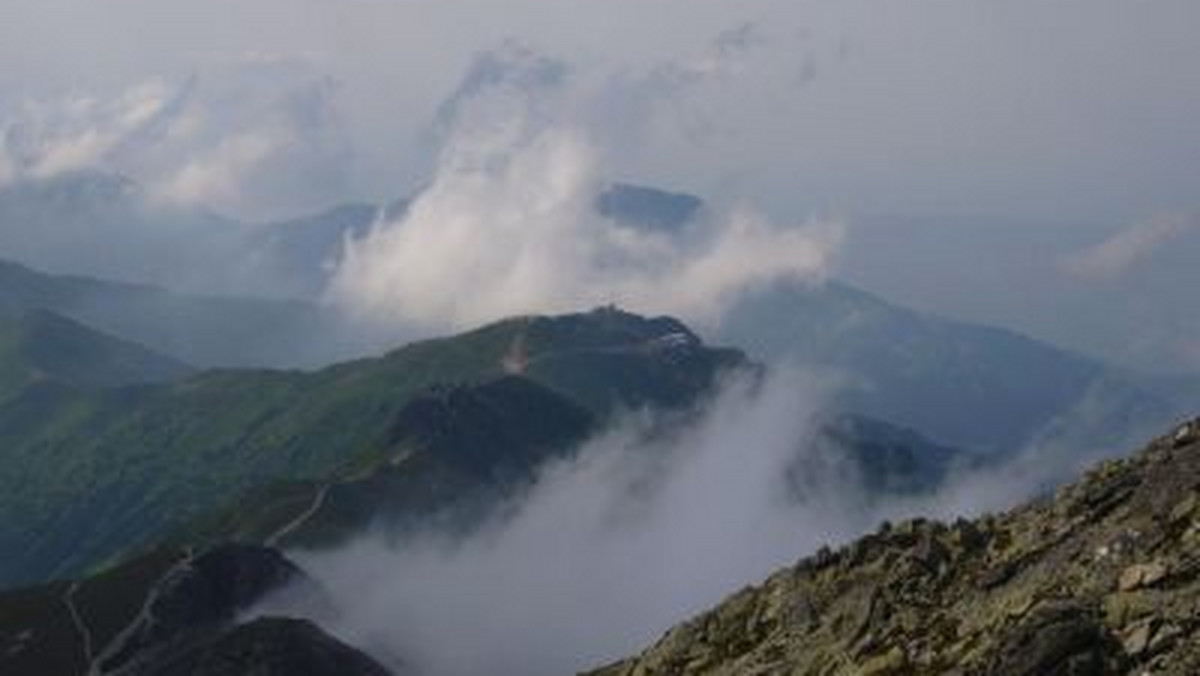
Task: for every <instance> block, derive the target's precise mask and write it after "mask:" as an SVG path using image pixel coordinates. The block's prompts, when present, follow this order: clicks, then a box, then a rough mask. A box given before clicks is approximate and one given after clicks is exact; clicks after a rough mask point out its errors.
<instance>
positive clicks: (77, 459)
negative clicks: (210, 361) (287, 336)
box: [0, 309, 744, 585]
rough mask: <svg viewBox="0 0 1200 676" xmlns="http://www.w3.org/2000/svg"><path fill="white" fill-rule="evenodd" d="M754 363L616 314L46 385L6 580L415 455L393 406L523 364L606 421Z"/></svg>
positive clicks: (21, 450) (124, 549)
mask: <svg viewBox="0 0 1200 676" xmlns="http://www.w3.org/2000/svg"><path fill="white" fill-rule="evenodd" d="M596 363H600V364H603V365H604V366H605V369H606V370H605V371H603V372H599V373H596V372H595V371H594V364H596ZM743 363H744V362H743V359H742V356H741V354H740V353H738V352H736V351H732V350H719V349H713V348H708V347H705V346H703V345H702V344H700V342H699V341H698V339H696V338H695V336H694V335H692V334H691V333H690V332H689V331H688V330H687V329H686V328H685V327H683V326H682V325H681V324H679V323H678V322H675V321H674V320H670V319H643V318H641V317H636V316H634V315H629V314H626V313H622V312H620V311H617V310H611V309H604V310H598V311H595V312H591V313H587V314H580V315H568V316H563V317H556V318H549V317H526V318H519V319H513V320H508V321H504V322H500V323H497V324H493V325H490V326H487V327H484V328H482V329H479V330H476V331H472V332H469V333H465V334H462V335H459V336H455V337H452V338H447V339H440V340H431V341H425V342H421V343H415V344H412V345H409V346H406V347H404V348H401V349H399V350H397V351H395V352H392V353H390V354H388V355H386V356H384V357H382V358H379V359H367V360H360V361H356V362H350V363H346V364H340V365H337V366H334V367H330V368H326V369H323V370H320V371H315V372H311V373H305V372H296V371H267V370H258V371H239V370H225V371H211V372H206V373H201V374H199V375H197V376H194V377H191V378H187V379H184V380H182V381H178V382H173V383H168V384H164V385H150V386H142V387H137V388H123V389H120V390H108V391H101V392H96V391H90V390H83V389H80V388H76V387H72V386H70V385H67V384H61V383H56V382H55V383H45V384H43V385H40V386H38V387H34V388H29V389H27V390H26V391H24V392H23V393H22V394H21V396H19V397H16V398H14V399H12V400H10V401H8V402H5V403H4V404H3V405H0V461H2V462H3V463H4V465H5V467H6V468H7V470H8V471H6V472H5V473H4V474H3V475H2V476H0V494H4V495H6V496H7V497H6V500H5V501H4V503H3V504H2V505H0V550H2V551H5V552H9V553H11V555H8V556H6V557H4V559H3V560H0V581H3V583H5V584H9V585H11V584H15V583H20V582H23V581H36V580H44V579H49V578H52V577H56V576H59V577H61V576H66V575H70V574H73V573H78V572H81V571H83V570H86V569H87V568H89V567H90V566H94V565H97V564H100V563H103V562H105V561H108V560H111V559H112V558H113V557H119V556H121V555H123V554H126V553H128V552H130V551H131V550H133V549H136V548H139V547H142V546H144V545H146V544H147V543H148V542H149V541H150V540H151V539H152V538H153V537H154V536H155V534H159V533H162V532H164V531H165V530H168V529H175V528H178V527H180V526H182V525H183V524H185V523H187V522H189V521H190V520H192V519H194V518H196V517H198V516H200V515H202V514H205V513H208V512H211V511H213V510H216V509H218V508H221V507H222V506H224V505H227V504H230V503H231V502H232V501H233V500H234V499H236V498H238V497H239V496H241V495H243V494H244V493H245V492H246V491H248V490H250V489H251V488H254V487H257V486H263V485H268V484H271V483H275V482H281V481H297V480H300V481H303V480H317V479H323V478H325V477H328V476H331V475H335V474H337V473H339V472H344V471H352V470H353V469H354V468H362V467H370V466H375V465H377V464H379V463H380V462H386V461H388V460H392V459H398V458H401V457H404V456H406V455H408V453H409V448H408V445H409V444H408V441H409V440H407V439H405V438H404V437H402V436H400V437H397V436H395V434H394V431H393V425H394V420H395V416H396V415H397V414H398V413H399V412H400V411H401V410H403V408H404V407H405V405H406V404H408V403H409V402H410V401H411V400H412V399H413V398H414V397H415V396H417V395H418V394H420V393H422V392H424V391H425V390H426V389H428V388H429V387H432V386H434V385H446V384H454V383H482V382H486V381H489V380H493V379H496V378H499V377H501V376H504V375H517V374H520V375H524V377H526V378H528V379H529V380H532V381H535V382H538V383H540V384H541V385H543V386H544V387H547V388H549V389H550V390H552V391H554V392H557V393H558V394H559V395H562V396H565V397H567V398H568V399H570V400H571V401H572V402H575V405H576V406H580V407H583V408H585V409H587V410H588V411H589V412H590V415H594V416H599V417H603V416H606V415H608V414H609V412H611V411H612V410H614V409H618V408H622V407H636V406H642V405H647V404H659V405H675V404H682V403H686V402H687V401H689V400H691V399H694V398H695V397H696V396H699V395H700V394H701V393H702V392H704V391H705V390H707V388H708V386H709V385H711V384H712V383H713V381H714V379H715V378H716V376H717V374H718V373H719V372H720V371H721V370H722V369H724V368H727V367H732V366H736V365H740V364H743ZM585 376H586V377H585Z"/></svg>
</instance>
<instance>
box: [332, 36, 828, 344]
mask: <svg viewBox="0 0 1200 676" xmlns="http://www.w3.org/2000/svg"><path fill="white" fill-rule="evenodd" d="M518 56H520V57H521V58H518V59H515V60H512V59H510V60H509V61H507V62H500V63H499V65H495V64H493V65H495V68H493V69H491V70H489V71H488V77H487V78H482V79H481V78H475V79H474V80H472V82H473V85H472V86H471V87H469V88H461V87H460V89H459V90H458V92H457V93H456V94H455V96H454V97H453V99H452V101H453V106H452V107H450V108H445V109H444V110H445V111H449V113H448V114H446V115H444V116H443V117H442V119H441V121H442V122H443V123H445V124H446V125H447V130H446V133H445V135H444V137H443V139H442V144H443V145H442V148H441V151H440V154H439V156H438V161H437V167H436V171H435V173H434V176H433V179H432V182H431V184H430V186H429V187H428V188H427V189H426V190H425V191H424V192H422V193H421V194H420V195H419V196H418V197H417V198H416V199H415V200H414V202H413V203H412V204H411V205H410V208H409V209H408V211H407V213H406V214H405V215H404V216H403V217H401V218H400V219H399V220H397V221H394V222H385V223H379V224H377V226H376V227H375V228H374V229H373V230H372V231H371V232H370V233H369V234H368V235H366V236H365V237H363V238H362V239H360V240H357V241H349V242H347V244H346V247H345V255H344V258H343V260H342V261H341V263H340V265H339V267H338V269H337V271H336V274H335V275H334V277H333V280H332V282H331V285H330V289H329V298H330V299H332V300H333V301H335V302H337V303H339V304H342V305H344V306H346V307H348V308H350V309H351V310H354V311H356V312H357V313H359V314H362V315H366V316H369V317H374V318H385V319H391V320H395V321H399V322H403V323H408V324H417V325H423V326H427V327H436V328H445V327H450V328H461V327H465V326H470V325H472V324H477V323H479V322H483V321H487V320H491V319H495V318H497V317H500V316H505V315H511V314H521V313H530V312H556V311H565V310H572V309H578V308H580V307H587V306H591V305H597V304H606V303H618V304H620V305H623V306H627V307H630V308H631V309H634V310H637V311H641V312H667V313H672V314H677V315H680V316H682V317H684V318H686V319H689V320H692V321H697V322H701V323H705V322H711V321H714V320H717V319H719V317H720V315H721V313H722V312H723V311H724V310H725V309H726V308H727V307H728V306H729V305H730V304H731V303H733V302H735V301H736V300H737V299H738V298H739V297H740V295H741V294H742V293H744V292H746V291H748V290H751V289H753V288H755V287H757V286H760V285H765V284H769V283H771V282H772V281H775V280H778V279H783V278H800V279H812V280H816V279H820V278H821V277H822V276H823V275H824V274H825V272H826V271H827V268H828V266H829V263H830V259H831V257H832V255H833V253H834V251H835V250H836V248H837V245H838V243H839V241H840V233H841V230H840V228H839V227H838V226H836V225H833V224H809V225H808V226H806V227H792V228H783V227H777V226H774V225H772V224H771V223H769V222H768V221H767V220H766V219H765V218H764V217H762V216H760V215H757V214H755V213H753V212H752V211H750V210H747V209H742V210H736V211H734V212H733V213H731V214H730V215H729V216H728V217H725V218H718V217H709V218H707V219H706V221H705V222H704V223H700V224H697V225H696V227H695V228H689V229H687V230H686V231H683V232H677V233H664V232H646V231H640V230H635V229H631V228H627V227H620V226H617V225H614V224H613V223H611V222H608V221H606V220H604V219H602V218H600V217H599V216H598V215H597V214H596V212H595V209H594V199H595V197H596V195H597V194H598V193H599V192H600V191H601V189H602V186H603V184H604V182H605V181H606V180H608V179H609V178H610V176H609V172H607V171H606V170H605V164H606V163H605V160H606V158H607V156H606V154H605V153H604V152H603V151H602V149H601V148H598V147H596V146H595V145H594V144H593V143H592V138H593V137H592V134H591V131H592V130H591V129H590V128H584V127H582V126H580V125H579V124H576V121H577V120H579V119H581V118H580V116H579V115H578V114H577V113H578V111H580V110H581V109H582V110H587V109H588V108H589V107H590V105H591V101H592V99H591V98H590V97H591V95H592V92H591V91H590V90H589V89H588V86H589V85H588V84H587V83H586V82H584V83H580V84H572V85H569V86H568V85H565V84H564V83H563V80H562V71H561V70H559V69H556V68H554V69H552V68H551V65H552V64H553V62H550V61H546V60H544V59H539V58H533V57H531V56H529V55H528V53H527V52H525V51H521V52H520V53H519V54H518ZM548 64H550V65H548ZM510 65H511V66H512V67H514V68H515V69H517V70H518V71H519V72H518V73H516V74H511V73H507V72H506V71H504V68H506V67H508V66H510ZM496 69H500V72H499V73H497V72H494V71H496ZM531 69H532V70H533V71H534V72H532V73H525V71H528V70H531ZM548 69H550V70H548ZM472 72H475V71H472ZM547 72H549V73H551V74H553V77H549V76H547V75H546V73H547ZM523 73H525V75H528V76H524V75H523Z"/></svg>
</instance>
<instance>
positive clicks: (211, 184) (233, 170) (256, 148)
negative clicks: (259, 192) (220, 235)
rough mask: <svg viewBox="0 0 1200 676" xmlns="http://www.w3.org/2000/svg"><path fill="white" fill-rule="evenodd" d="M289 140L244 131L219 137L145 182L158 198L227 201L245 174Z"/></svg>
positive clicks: (200, 202)
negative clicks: (161, 176)
mask: <svg viewBox="0 0 1200 676" xmlns="http://www.w3.org/2000/svg"><path fill="white" fill-rule="evenodd" d="M289 142H290V139H288V138H286V137H283V136H282V135H278V134H271V133H256V132H247V133H242V134H238V135H236V136H231V137H228V138H225V139H222V140H221V141H220V143H219V144H218V145H217V146H216V147H215V148H212V149H211V150H208V151H207V152H204V153H202V154H198V155H197V156H195V157H193V158H192V159H190V160H188V161H187V162H186V163H185V164H184V165H183V166H181V167H179V168H178V169H176V170H175V171H174V172H173V173H171V174H170V175H168V176H166V177H165V178H164V179H162V180H158V181H151V182H150V183H148V184H147V188H148V189H149V191H150V194H151V195H152V196H154V197H156V198H158V199H162V200H166V201H168V202H176V203H182V204H198V205H206V204H213V205H219V204H230V203H234V202H236V201H237V200H238V199H239V198H240V197H241V196H242V194H241V185H242V183H243V181H244V180H245V177H246V175H247V174H249V173H250V172H252V171H254V170H255V169H257V168H258V167H259V165H261V164H262V163H263V162H264V161H266V160H267V159H268V158H270V157H271V156H272V155H273V154H275V153H277V152H279V151H280V150H281V149H282V148H283V147H285V146H286V145H287V144H288V143H289Z"/></svg>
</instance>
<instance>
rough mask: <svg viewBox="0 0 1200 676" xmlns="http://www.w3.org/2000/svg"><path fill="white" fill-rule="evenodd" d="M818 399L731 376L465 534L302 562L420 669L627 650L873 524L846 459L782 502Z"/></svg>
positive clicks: (355, 633)
mask: <svg viewBox="0 0 1200 676" xmlns="http://www.w3.org/2000/svg"><path fill="white" fill-rule="evenodd" d="M820 400H821V396H820V394H819V391H818V390H817V389H816V388H814V387H812V384H811V383H808V384H806V383H805V382H804V381H803V380H802V379H798V378H779V379H777V380H773V381H771V382H769V383H768V384H766V385H765V387H758V386H755V385H754V384H752V383H750V382H748V381H737V382H734V383H731V384H730V385H729V386H728V388H727V389H726V391H725V393H724V394H723V396H722V397H721V398H720V399H719V400H717V401H716V402H715V403H714V404H713V405H712V407H711V409H709V410H708V412H707V414H706V415H705V416H704V418H703V419H702V420H701V421H699V422H698V424H697V425H695V426H694V427H691V428H688V429H685V430H682V431H680V432H679V433H678V434H677V435H675V436H673V437H672V438H669V439H663V438H661V435H657V436H656V435H654V434H650V431H651V427H650V425H651V423H650V422H648V421H647V420H645V419H633V420H630V421H627V422H626V423H625V424H623V425H619V426H618V427H616V428H615V429H614V430H612V431H610V432H608V433H607V434H604V435H602V436H600V437H599V438H597V439H596V440H594V441H592V442H590V443H589V444H588V445H587V447H586V448H584V449H582V450H580V452H579V454H578V459H577V460H575V461H568V462H565V463H563V464H560V465H557V466H554V467H551V468H548V469H547V470H546V472H545V473H544V475H543V476H542V477H541V479H540V480H539V482H538V483H537V485H536V487H535V488H533V489H532V491H531V492H530V493H529V494H528V495H527V496H525V498H524V499H523V500H522V501H521V502H520V503H519V504H518V505H517V506H516V507H515V509H514V511H513V512H512V514H511V518H506V519H499V520H497V521H496V522H495V523H493V524H491V525H490V526H488V527H485V528H484V529H483V530H482V531H480V532H479V533H477V534H475V535H473V536H472V537H469V538H468V539H466V540H454V539H451V538H447V537H443V536H441V535H439V534H437V533H430V534H428V535H427V536H426V537H425V538H419V539H417V540H415V541H405V542H403V543H398V544H396V545H394V546H393V545H390V544H388V543H387V542H386V540H385V539H383V538H374V537H367V538H364V539H362V540H360V541H358V542H356V543H355V544H353V545H352V546H350V547H348V548H345V549H339V550H337V551H333V552H325V553H320V552H310V553H300V554H296V555H297V556H298V560H299V561H300V563H301V564H302V566H303V567H304V568H305V569H306V570H307V571H308V572H309V573H310V574H312V575H313V576H315V578H316V579H317V580H318V581H319V582H321V583H322V584H323V585H325V586H326V588H327V589H329V590H330V591H331V592H332V594H333V597H334V599H335V600H337V601H339V602H344V606H343V607H342V611H343V612H344V614H343V615H341V616H340V618H338V619H332V618H318V619H319V620H321V621H323V622H325V623H326V626H329V627H330V628H332V629H333V630H334V631H335V632H337V633H339V634H341V635H343V636H345V637H347V638H349V639H350V640H351V641H352V642H354V643H357V644H359V645H362V646H367V647H368V649H371V650H374V651H375V652H376V653H377V654H380V655H389V654H390V655H395V656H398V657H399V658H400V659H402V660H404V661H405V666H406V667H408V668H411V669H414V670H415V673H418V674H423V675H426V676H468V675H473V674H481V673H499V674H528V675H530V676H539V675H549V674H563V673H573V672H575V671H578V670H580V669H582V668H585V667H589V666H596V665H599V664H601V663H603V662H605V661H607V660H610V659H613V658H616V657H619V656H621V655H622V654H625V653H627V652H630V651H632V650H633V649H635V648H637V647H638V646H639V645H641V644H643V643H645V642H647V641H648V640H650V639H651V638H652V637H653V636H654V635H655V634H657V633H658V632H660V631H661V630H662V629H663V628H665V627H667V626H669V625H670V624H672V623H673V622H675V621H677V620H679V619H680V618H682V617H684V616H686V615H687V614H689V613H692V612H696V611H699V610H700V609H702V608H703V607H704V606H706V605H707V604H710V603H713V602H716V601H717V600H719V599H720V598H721V596H722V595H724V594H725V593H727V592H730V591H732V590H734V589H736V588H737V587H738V586H740V585H742V584H744V583H746V582H748V581H750V580H754V579H756V578H758V577H760V576H763V575H765V574H766V573H768V572H769V571H771V570H772V569H773V568H775V567H777V566H779V565H782V564H784V563H786V562H788V561H791V560H794V559H795V557H797V556H798V555H799V554H800V553H802V552H804V551H807V550H808V549H810V548H813V547H815V546H816V545H817V544H819V543H821V542H824V541H828V540H830V539H840V538H842V537H845V536H846V535H847V534H848V533H850V532H855V531H857V530H858V529H859V528H860V527H862V525H863V524H862V523H861V522H860V521H859V519H858V517H859V516H860V514H861V511H860V510H859V509H857V507H856V505H858V504H861V503H858V502H856V501H855V499H854V497H853V495H852V493H851V492H849V491H841V490H832V489H833V488H834V487H835V486H836V487H838V488H844V487H845V486H846V485H847V484H845V482H843V481H840V480H836V481H835V480H834V477H835V476H840V475H841V471H842V469H843V468H841V467H840V466H839V465H838V464H837V463H836V462H828V463H817V462H812V463H809V465H808V466H809V467H810V469H811V470H812V471H813V472H814V473H815V472H827V473H829V476H827V477H825V479H827V480H826V481H820V480H817V481H814V483H813V486H812V488H811V490H810V491H809V492H808V493H807V494H806V496H805V501H804V502H803V503H802V504H801V503H797V502H794V501H789V497H788V495H789V493H788V488H789V487H788V484H787V482H786V480H785V477H786V468H787V467H788V466H789V465H790V464H791V463H793V462H794V461H795V458H796V448H797V443H798V442H800V441H801V440H803V439H805V438H806V437H807V436H808V435H809V434H810V433H811V428H810V422H811V420H812V418H813V416H814V414H815V411H816V406H817V404H818V402H819V401H820ZM813 478H814V479H818V477H816V476H813Z"/></svg>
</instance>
